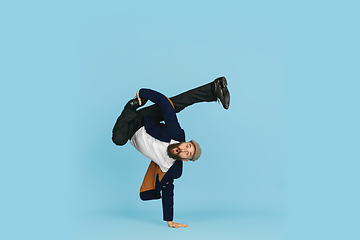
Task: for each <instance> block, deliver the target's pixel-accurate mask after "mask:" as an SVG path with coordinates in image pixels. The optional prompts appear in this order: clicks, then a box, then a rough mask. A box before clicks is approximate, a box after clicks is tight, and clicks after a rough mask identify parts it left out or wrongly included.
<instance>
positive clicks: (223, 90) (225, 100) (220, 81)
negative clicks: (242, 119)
mask: <svg viewBox="0 0 360 240" xmlns="http://www.w3.org/2000/svg"><path fill="white" fill-rule="evenodd" d="M214 86H215V88H214V95H215V96H216V97H217V98H218V99H219V100H220V102H221V103H222V105H223V107H224V108H225V109H229V106H230V93H229V90H228V88H227V81H226V78H225V77H219V78H217V79H215V80H214Z"/></svg>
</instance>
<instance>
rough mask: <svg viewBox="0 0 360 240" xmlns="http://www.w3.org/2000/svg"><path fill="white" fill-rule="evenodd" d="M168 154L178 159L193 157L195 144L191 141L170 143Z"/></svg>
mask: <svg viewBox="0 0 360 240" xmlns="http://www.w3.org/2000/svg"><path fill="white" fill-rule="evenodd" d="M167 152H168V155H169V157H171V158H174V159H177V160H186V161H187V160H188V159H192V158H193V157H194V154H195V146H194V144H192V143H191V142H181V143H175V144H170V145H169V146H168V149H167Z"/></svg>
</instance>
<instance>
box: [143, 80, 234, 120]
mask: <svg viewBox="0 0 360 240" xmlns="http://www.w3.org/2000/svg"><path fill="white" fill-rule="evenodd" d="M170 100H171V101H172V102H173V104H174V107H175V112H176V113H178V112H180V111H182V110H183V109H185V108H186V107H188V106H191V105H193V104H195V103H200V102H215V101H217V100H220V101H221V103H222V105H223V107H224V108H225V109H228V108H229V105H230V93H229V90H228V89H227V81H226V78H225V77H219V78H217V79H215V80H214V81H212V82H210V83H207V84H205V85H203V86H200V87H197V88H194V89H191V90H189V91H186V92H183V93H181V94H179V95H176V96H174V97H171V98H170ZM138 113H139V114H141V115H142V116H143V117H145V116H148V115H151V116H154V117H156V118H157V119H158V120H159V121H162V120H163V119H162V116H161V110H160V108H159V107H158V106H157V105H152V106H149V107H146V108H143V109H140V110H139V111H138Z"/></svg>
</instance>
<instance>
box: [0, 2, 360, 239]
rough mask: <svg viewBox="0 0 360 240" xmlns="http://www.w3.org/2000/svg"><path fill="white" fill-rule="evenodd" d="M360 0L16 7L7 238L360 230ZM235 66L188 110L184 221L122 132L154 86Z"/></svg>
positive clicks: (8, 68)
mask: <svg viewBox="0 0 360 240" xmlns="http://www.w3.org/2000/svg"><path fill="white" fill-rule="evenodd" d="M358 10H359V4H358V3H357V2H355V1H341V2H340V1H335V2H332V3H329V2H326V1H319V0H318V1H301V2H295V1H292V2H288V1H280V0H276V1H271V2H269V1H173V0H171V1H151V2H150V1H133V2H125V1H101V2H100V1H39V0H36V1H8V0H1V1H0V34H1V38H0V69H1V70H0V79H1V88H0V91H1V92H0V98H1V99H0V100H1V125H0V126H1V127H0V130H1V155H0V156H1V168H0V169H1V170H0V184H1V200H0V201H1V202H0V203H1V208H0V210H1V212H0V224H1V225H0V226H1V231H0V238H1V239H77V240H78V239H87V240H90V239H91V240H92V239H102V240H104V239H141V238H147V239H158V238H159V236H165V235H166V236H169V237H171V238H172V239H184V238H186V239H198V238H199V237H201V238H207V239H219V238H223V239H256V240H258V239H266V240H270V239H291V240H293V239H294V240H297V239H301V240H303V239H359V236H360V234H359V230H358V226H359V217H358V216H359V214H360V209H359V206H358V203H359V201H360V197H359V190H358V188H359V186H358V185H359V174H358V169H359V167H360V165H359V163H358V161H359V153H358V149H359V137H358V136H359V126H358V125H359V110H358V109H359V107H358V106H359V97H358V95H359V80H360V78H359V77H360V74H359V65H360V61H359V53H360V51H359V45H358V43H359V40H360V39H359V33H358V28H359V20H360V19H359V17H358ZM222 75H225V76H226V77H227V79H228V82H229V90H230V94H231V104H230V109H229V110H228V111H225V110H224V109H222V107H221V104H218V103H202V104H197V105H194V106H192V107H190V108H188V109H186V110H185V111H183V112H181V113H180V114H179V116H178V118H179V120H180V123H181V126H182V127H183V128H184V129H185V131H186V134H187V139H188V140H190V139H196V140H197V141H198V142H199V143H201V145H202V148H203V156H202V157H201V159H200V160H199V161H198V162H196V163H185V164H184V173H183V176H182V178H181V179H179V180H176V181H175V219H174V221H177V222H181V223H186V224H189V228H187V229H178V230H175V229H170V228H167V227H166V224H165V223H164V222H163V221H162V211H161V202H160V201H151V202H142V201H141V200H140V199H139V196H138V194H139V187H140V185H141V182H142V178H143V176H144V173H145V171H146V168H147V165H148V163H149V161H148V160H147V159H146V158H145V157H143V156H142V155H141V154H139V153H138V152H137V151H136V150H135V149H134V148H133V147H132V146H131V145H130V144H128V145H126V146H124V147H117V146H115V145H114V144H113V143H112V142H111V130H112V127H113V124H114V123H115V121H116V118H117V117H118V115H119V114H120V112H121V110H122V108H123V106H124V104H125V103H126V102H127V101H128V100H129V99H130V98H132V97H133V96H134V94H135V92H136V91H137V90H138V89H139V88H141V87H148V88H153V89H156V90H158V91H160V92H163V93H164V94H166V95H167V96H173V95H176V94H178V93H180V92H182V91H186V90H188V89H190V88H194V87H197V86H200V85H202V84H205V83H208V82H210V81H212V80H213V79H214V78H216V77H218V76H222Z"/></svg>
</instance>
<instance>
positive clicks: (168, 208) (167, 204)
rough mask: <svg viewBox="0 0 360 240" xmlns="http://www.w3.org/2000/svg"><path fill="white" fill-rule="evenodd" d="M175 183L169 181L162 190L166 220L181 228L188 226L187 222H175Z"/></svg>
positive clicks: (172, 225) (174, 226)
mask: <svg viewBox="0 0 360 240" xmlns="http://www.w3.org/2000/svg"><path fill="white" fill-rule="evenodd" d="M173 199H174V184H172V183H168V184H166V185H165V186H164V188H163V190H162V204H163V214H164V220H165V221H166V222H167V224H168V226H169V227H172V228H179V227H188V225H186V224H182V223H176V222H173V221H172V220H173V215H174V214H173V211H174V210H173V205H174V200H173Z"/></svg>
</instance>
